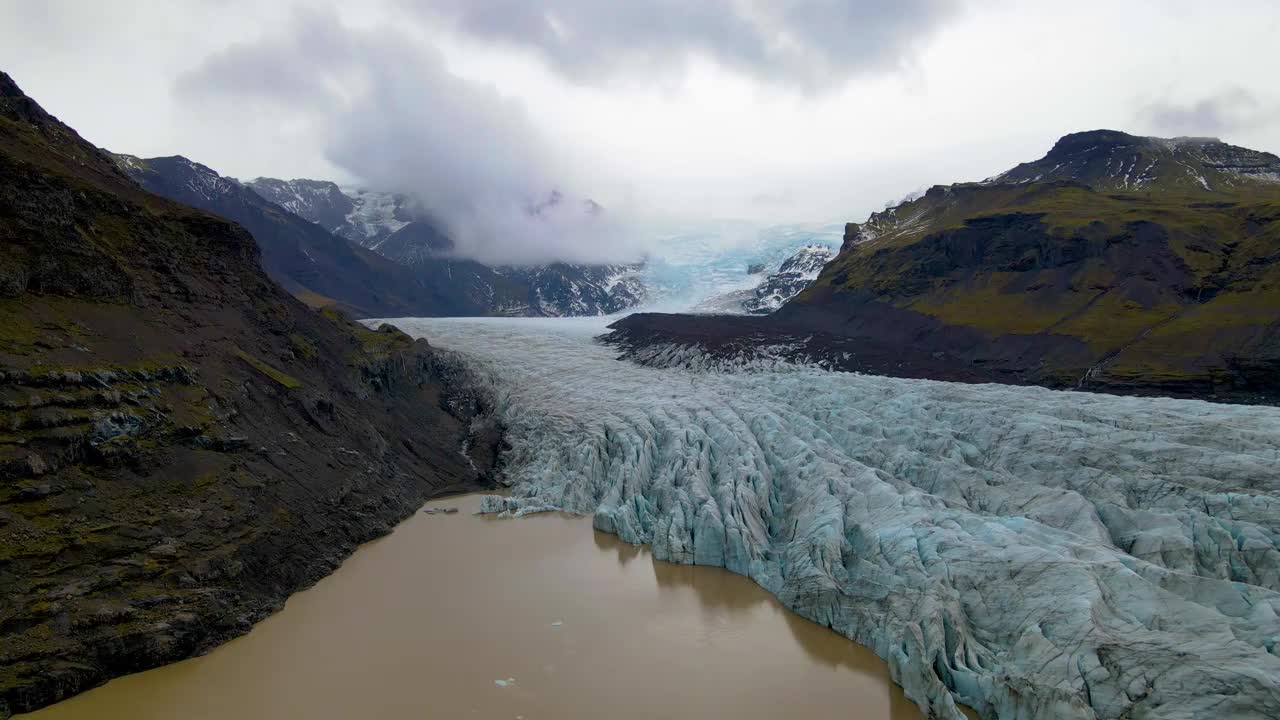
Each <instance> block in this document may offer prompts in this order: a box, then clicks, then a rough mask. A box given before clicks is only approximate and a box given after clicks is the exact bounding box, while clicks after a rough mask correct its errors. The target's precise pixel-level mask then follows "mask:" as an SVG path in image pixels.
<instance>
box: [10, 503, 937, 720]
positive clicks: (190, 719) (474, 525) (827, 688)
mask: <svg viewBox="0 0 1280 720" xmlns="http://www.w3.org/2000/svg"><path fill="white" fill-rule="evenodd" d="M477 505H478V498H477V497H475V496H472V497H465V498H455V499H452V500H444V501H439V502H435V503H431V505H429V507H431V506H434V507H447V506H453V507H459V508H460V509H461V512H460V513H458V514H456V515H431V516H428V515H425V514H421V513H419V514H417V515H415V516H414V517H413V518H412V519H411V520H409V521H406V522H405V523H404V524H403V525H401V526H400V527H399V528H398V529H397V530H396V531H395V533H393V534H392V535H390V536H389V537H386V538H383V539H382V540H379V541H377V542H374V543H371V544H369V545H367V546H365V547H363V548H361V549H360V551H359V552H357V553H356V554H355V555H354V556H352V557H351V558H350V559H349V560H348V561H347V562H346V563H345V564H344V565H343V566H342V567H341V568H340V569H339V570H338V571H337V572H335V573H334V574H333V575H331V576H330V577H328V578H326V579H324V580H322V581H321V582H320V583H319V584H317V585H316V586H315V587H314V588H312V589H311V590H308V591H306V592H303V593H301V594H299V595H296V596H294V597H293V598H291V599H290V600H289V602H288V604H287V606H286V607H285V609H284V610H283V611H282V612H280V613H278V614H276V615H275V616H273V617H271V618H268V619H267V620H265V621H263V622H262V623H260V624H259V625H258V626H257V627H255V628H254V629H253V631H252V632H250V633H249V634H248V635H246V636H244V637H242V638H239V639H237V640H234V641H232V642H230V643H228V644H226V645H224V646H222V647H220V648H218V649H217V650H215V651H214V652H212V653H210V654H209V655H206V656H204V657H200V658H195V659H192V660H188V661H185V662H181V663H177V664H174V665H169V666H167V667H163V668H159V669H157V670H152V671H150V672H145V673H141V674H138V675H132V676H129V677H125V678H121V679H118V680H115V681H113V682H111V683H109V684H107V685H105V686H103V687H101V688H98V689H96V690H92V691H90V692H88V693H85V694H83V695H80V696H78V697H75V698H72V699H71V700H68V701H66V702H63V703H60V704H58V705H55V706H53V707H50V708H47V709H45V710H42V711H40V712H38V713H33V714H31V715H27V716H25V718H28V719H29V720H72V719H74V720H88V719H90V718H92V720H174V719H175V718H180V719H182V720H204V719H206V718H207V719H209V720H213V719H215V718H216V719H217V720H225V719H226V718H237V719H240V720H252V719H258V718H262V719H267V718H270V719H273V720H284V719H291V718H306V719H307V720H326V719H330V718H332V719H335V720H337V719H339V718H341V719H343V720H347V719H350V718H370V719H376V720H401V719H402V718H403V719H405V720H407V719H409V718H412V719H413V720H422V719H424V718H427V719H431V718H507V719H508V720H509V719H511V718H524V720H543V719H555V720H572V719H575V718H583V719H585V718H591V719H592V720H596V719H598V718H610V719H611V720H624V719H629V718H672V719H675V718H711V717H723V718H732V719H733V720H747V719H751V718H787V720H804V719H806V718H815V719H816V718H824V719H826V718H849V719H855V720H872V719H880V718H885V719H889V718H892V719H893V720H903V719H905V718H920V717H921V715H920V712H919V711H918V710H917V709H916V707H915V706H914V705H913V704H912V703H911V702H910V701H908V700H907V699H906V698H905V697H903V695H902V691H901V690H900V689H898V688H897V686H895V685H893V684H892V683H891V682H890V681H889V678H888V672H887V670H886V668H885V665H884V663H883V662H881V661H880V660H879V659H878V658H877V657H876V656H875V655H874V654H873V653H872V652H871V651H869V650H867V649H865V648H862V647H860V646H858V645H855V644H853V643H851V642H849V641H848V640H845V639H844V638H841V637H839V636H837V635H836V634H834V633H832V632H830V631H829V630H827V629H825V628H822V627H819V626H817V625H814V624H813V623H810V622H808V621H806V620H803V619H801V618H799V617H797V616H795V615H794V614H792V613H790V612H789V611H787V610H786V609H784V608H783V607H782V606H781V605H779V604H778V602H777V601H776V600H774V598H773V597H772V596H771V595H769V594H768V593H766V592H765V591H764V590H762V589H760V588H759V587H758V586H756V585H755V584H754V583H752V582H751V581H750V580H747V579H746V578H743V577H740V576H737V575H733V574H731V573H729V572H727V571H723V570H719V569H715V568H707V567H690V566H681V565H671V564H667V563H662V562H655V561H654V560H653V559H652V558H651V557H650V555H649V553H648V552H647V551H646V550H643V549H640V548H635V547H632V546H630V545H626V544H623V543H619V542H618V541H617V540H616V539H615V538H614V537H613V536H611V535H605V534H603V533H599V532H595V531H593V530H592V528H591V521H590V520H589V519H585V518H572V517H563V516H552V515H541V516H535V517H529V518H523V519H518V520H499V519H496V518H491V517H478V516H473V515H470V514H469V513H470V512H471V511H472V510H474V509H475V507H476V506H477ZM557 623H559V624H557ZM508 679H514V682H509V681H508ZM498 680H501V681H503V682H504V683H506V687H502V686H501V685H500V684H498V683H495V681H498Z"/></svg>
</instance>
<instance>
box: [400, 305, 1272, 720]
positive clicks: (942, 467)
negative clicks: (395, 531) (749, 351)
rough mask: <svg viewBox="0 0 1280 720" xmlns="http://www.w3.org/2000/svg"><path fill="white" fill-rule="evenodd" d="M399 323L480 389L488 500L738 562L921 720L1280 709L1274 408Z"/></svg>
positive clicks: (586, 332) (566, 334)
mask: <svg viewBox="0 0 1280 720" xmlns="http://www.w3.org/2000/svg"><path fill="white" fill-rule="evenodd" d="M396 324H397V325H399V326H400V327H401V328H403V329H405V330H406V331H407V332H410V333H411V334H414V335H421V336H426V337H429V338H430V339H431V341H432V342H433V343H435V344H437V345H440V346H442V347H445V348H449V349H453V350H456V351H459V352H462V353H464V354H466V355H467V356H468V357H469V358H470V359H471V360H472V362H473V364H474V365H475V367H476V368H477V370H478V371H479V372H481V373H482V374H484V375H485V376H487V377H488V378H489V381H488V382H490V383H491V384H492V392H493V393H494V396H495V400H496V401H497V404H498V406H499V407H500V409H501V414H502V417H503V420H504V422H505V423H506V425H507V428H508V440H509V442H510V446H511V448H510V451H509V452H508V453H507V456H506V471H505V472H506V481H507V482H508V483H509V484H510V485H511V495H510V497H506V498H503V497H491V498H487V499H486V502H485V507H486V509H488V510H489V511H493V512H510V513H513V514H522V513H528V512H537V511H544V510H553V509H556V510H560V509H562V510H568V511H571V512H576V513H583V514H591V515H593V516H594V519H595V525H596V527H598V528H600V529H602V530H605V531H608V532H612V533H616V534H617V535H619V536H620V537H621V538H623V539H624V540H627V541H629V542H633V543H646V544H649V545H650V546H651V547H652V548H653V552H654V554H655V556H657V557H658V558H661V559H666V560H671V561H674V562H683V563H697V564H708V565H720V566H724V567H726V568H729V569H730V570H733V571H735V572H738V573H742V574H744V575H748V576H750V577H752V578H753V579H755V580H756V581H757V582H758V583H760V584H761V585H762V586H764V587H765V588H767V589H768V590H769V591H771V592H773V593H774V594H776V595H777V596H778V597H779V598H781V600H782V601H783V602H784V603H785V604H786V605H787V606H789V607H791V608H792V609H794V610H795V611H796V612H797V613H799V614H801V615H803V616H805V617H807V618H810V619H812V620H814V621H817V622H819V623H822V624H824V625H828V626H830V627H831V628H832V629H833V630H835V631H836V632H839V633H841V634H843V635H845V636H846V637H849V638H852V639H854V640H856V641H858V642H860V643H863V644H865V645H867V646H869V647H871V648H873V649H874V650H875V651H876V652H877V653H878V654H879V655H880V656H881V657H883V658H884V659H885V660H886V661H888V663H889V667H890V671H891V673H892V676H893V677H894V679H895V680H897V681H898V682H899V683H900V684H902V686H903V687H904V688H905V690H906V692H907V695H908V696H909V697H911V698H912V699H913V700H915V701H916V702H917V703H919V704H920V706H921V707H922V708H923V709H924V710H925V711H926V712H927V713H928V714H929V715H930V716H931V717H939V718H960V717H962V716H961V715H960V713H959V712H958V710H957V708H956V704H955V703H956V702H963V703H965V704H968V705H970V706H972V707H973V708H975V709H976V710H978V712H979V713H981V714H982V715H983V716H984V717H998V718H1095V717H1097V718H1121V717H1125V718H1128V717H1143V718H1207V717H1231V718H1275V717H1280V658H1278V657H1277V656H1276V653H1277V642H1278V641H1280V620H1278V619H1277V611H1280V593H1278V592H1277V590H1280V576H1278V574H1277V573H1278V571H1280V551H1278V549H1277V547H1278V545H1280V500H1277V498H1278V497H1280V494H1278V493H1280V462H1278V461H1280V410H1277V409H1274V408H1260V407H1241V406H1227V405H1214V404H1209V403H1202V402H1194V401H1177V400H1163V399H1143V398H1120V397H1110V396H1103V395H1090V394H1082V393H1065V392H1053V391H1048V390H1043V389H1038V388H1015V387H1007V386H994V385H986V386H978V385H957V384H948V383H938V382H929V381H919V380H903V379H895V378H884V377H870V376H859V375H851V374H841V373H831V372H826V371H822V370H818V369H811V368H802V367H789V366H781V367H777V366H769V364H768V363H767V362H766V363H760V365H761V367H765V366H768V369H754V370H753V369H752V368H751V367H750V366H749V365H748V366H746V367H739V368H738V369H737V370H736V371H734V372H717V371H696V370H689V369H682V368H679V367H676V368H652V367H641V366H637V365H632V364H627V363H621V362H619V361H617V360H615V359H614V357H613V354H612V352H611V351H610V350H609V349H608V348H605V347H602V346H600V345H597V344H595V343H593V342H591V340H590V338H591V336H592V335H593V334H594V333H596V332H599V331H600V330H601V328H602V323H600V322H599V321H590V320H583V321H578V320H567V321H566V320H556V321H546V320H542V321H536V320H535V321H529V320H509V319H502V320H495V319H490V320H465V321H464V320H400V321H396ZM853 714H854V709H852V708H851V709H850V715H851V716H852V715H853Z"/></svg>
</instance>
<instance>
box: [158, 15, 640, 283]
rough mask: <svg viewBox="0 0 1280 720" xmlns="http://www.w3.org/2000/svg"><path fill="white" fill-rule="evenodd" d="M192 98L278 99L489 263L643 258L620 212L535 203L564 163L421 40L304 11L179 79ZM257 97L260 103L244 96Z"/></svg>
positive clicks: (357, 172)
mask: <svg viewBox="0 0 1280 720" xmlns="http://www.w3.org/2000/svg"><path fill="white" fill-rule="evenodd" d="M177 93H178V94H179V95H180V96H182V97H183V98H184V99H187V100H197V101H205V102H213V103H219V104H222V105H223V106H224V107H225V106H226V104H227V103H228V102H231V103H235V105H233V107H234V106H241V105H244V106H245V107H246V108H247V109H246V111H253V108H256V107H261V106H262V105H265V106H268V107H270V108H271V110H272V111H273V112H275V113H281V114H288V113H292V114H294V115H295V116H297V117H299V118H302V119H303V120H301V121H300V122H304V123H306V124H307V125H308V126H310V127H313V128H314V130H315V132H316V134H317V136H318V138H319V142H320V143H321V144H322V146H323V148H324V152H325V155H326V157H327V158H328V160H329V161H330V162H331V163H333V164H334V165H335V166H337V167H339V168H341V169H342V170H344V171H346V172H348V173H350V174H351V175H352V176H354V177H356V178H359V179H360V180H361V181H362V183H363V184H365V185H367V186H368V187H371V188H375V189H382V190H389V191H396V192H403V193H406V194H409V195H411V196H413V197H415V198H416V199H417V200H418V201H419V203H420V204H421V206H422V207H423V208H424V209H425V210H426V211H427V213H429V214H430V215H431V216H432V217H433V218H434V219H435V220H437V221H439V222H443V223H444V225H445V226H446V227H447V228H448V230H449V232H450V234H451V235H452V237H453V240H454V243H455V246H456V248H457V253H458V254H459V255H461V256H465V257H470V258H475V259H478V260H481V261H484V262H490V263H536V262H547V261H551V260H564V261H577V262H605V261H617V260H629V259H634V258H635V257H636V255H638V250H637V248H636V247H635V246H634V243H633V242H632V241H631V239H630V235H629V233H627V232H626V228H625V226H624V224H623V222H622V218H620V217H619V213H617V212H613V213H603V214H596V213H590V212H586V210H585V203H584V202H562V203H560V204H558V205H557V206H556V208H555V209H554V211H547V212H541V213H533V212H531V211H530V208H532V207H534V206H536V205H537V204H538V203H540V202H542V201H544V200H545V199H546V198H547V197H548V195H549V194H551V193H552V192H553V191H555V190H560V188H559V180H560V178H562V177H564V174H563V173H561V172H560V171H559V169H558V168H557V161H556V158H555V157H553V155H552V154H551V153H550V152H549V151H548V149H547V147H546V145H545V144H544V142H543V140H542V138H541V137H540V136H539V135H538V133H537V132H536V131H535V130H534V129H533V127H532V125H531V124H530V123H529V121H528V120H527V119H526V117H525V114H524V111H523V108H522V107H521V106H520V105H518V104H517V103H515V102H513V101H510V100H507V99H504V98H503V97H502V96H501V95H499V94H498V93H497V91H496V90H494V89H493V88H491V87H487V86H482V85H477V84H473V83H470V82H467V81H465V80H463V79H461V78H459V77H457V76H455V75H453V74H451V73H450V72H449V71H448V69H447V68H446V66H445V63H444V60H443V58H442V57H441V56H440V54H439V53H438V52H437V51H436V50H435V49H434V48H432V47H431V46H429V45H426V44H424V43H423V41H422V40H421V39H419V38H409V37H406V36H404V35H402V34H400V33H398V32H396V31H394V30H390V29H387V28H381V29H377V30H354V29H352V28H349V27H346V26H344V25H343V24H342V23H341V21H340V20H339V19H338V17H337V16H336V15H335V14H333V13H332V12H320V11H300V12H298V13H296V14H295V15H294V16H293V18H292V21H291V22H288V23H286V24H285V25H284V26H282V27H280V28H279V29H278V30H277V31H276V32H273V33H271V34H269V35H267V36H265V37H262V38H261V39H259V40H257V41H255V42H250V43H240V44H236V45H232V46H231V47H229V48H227V49H225V50H223V51H221V52H219V53H216V54H214V55H212V56H210V57H208V58H207V59H206V60H205V61H204V62H203V63H202V64H201V65H200V66H198V67H197V68H196V69H195V70H193V71H191V72H188V73H186V74H184V75H182V76H180V77H179V79H178V81H177ZM246 102H247V103H253V104H254V105H246Z"/></svg>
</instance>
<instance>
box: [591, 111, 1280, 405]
mask: <svg viewBox="0 0 1280 720" xmlns="http://www.w3.org/2000/svg"><path fill="white" fill-rule="evenodd" d="M1099 134H1100V135H1101V136H1102V137H1101V138H1099V137H1094V138H1089V137H1088V136H1090V135H1099ZM1113 135H1120V134H1114V133H1110V132H1109V131H1103V132H1101V133H1092V134H1089V133H1085V134H1080V135H1077V136H1068V137H1067V138H1064V139H1063V140H1062V141H1059V143H1058V145H1056V146H1055V150H1054V152H1053V153H1051V154H1050V155H1051V157H1050V158H1048V159H1046V160H1042V161H1039V162H1040V163H1041V164H1045V163H1047V168H1046V170H1048V169H1052V168H1053V167H1054V166H1055V165H1058V164H1059V163H1058V162H1050V160H1054V158H1053V157H1052V156H1053V155H1054V153H1060V152H1061V153H1066V154H1069V155H1071V156H1072V157H1077V161H1078V164H1079V165H1080V167H1087V168H1094V167H1098V166H1101V167H1102V168H1104V169H1105V167H1106V161H1105V159H1103V160H1102V161H1100V162H1099V161H1095V160H1092V159H1088V158H1085V157H1081V155H1082V154H1083V153H1085V152H1086V151H1087V150H1089V149H1090V148H1093V151H1094V152H1099V153H1102V154H1104V155H1106V156H1108V157H1109V156H1111V155H1113V154H1114V152H1115V149H1114V148H1115V146H1114V145H1108V144H1106V143H1104V142H1101V140H1104V139H1106V138H1108V137H1112V136H1113ZM1082 138H1083V139H1082ZM1125 138H1131V136H1123V137H1122V138H1120V140H1121V141H1123V142H1129V140H1125ZM1131 139H1133V140H1139V139H1136V138H1131ZM1084 140H1088V142H1084ZM1141 140H1143V141H1144V143H1147V144H1149V145H1152V146H1158V147H1164V146H1163V145H1159V142H1164V143H1172V144H1173V145H1174V147H1175V149H1177V148H1183V147H1184V146H1186V145H1187V143H1188V142H1190V141H1185V140H1179V141H1159V142H1157V141H1156V139H1141ZM1218 145H1221V143H1218ZM1144 146H1145V145H1144ZM1222 147H1224V148H1228V149H1231V146H1225V145H1224V146H1222ZM1064 148H1065V150H1064ZM1075 148H1079V150H1078V151H1077V150H1075ZM1219 150H1220V148H1219ZM1068 151H1069V152H1068ZM1170 152H1173V150H1170ZM1223 153H1226V151H1222V153H1219V155H1216V156H1215V157H1219V160H1221V162H1218V168H1217V170H1216V172H1218V173H1219V175H1216V176H1214V177H1215V178H1216V182H1217V183H1218V184H1217V185H1213V186H1212V187H1214V188H1216V189H1206V187H1205V186H1204V185H1201V184H1200V183H1199V182H1198V181H1197V182H1195V183H1194V186H1189V185H1186V184H1183V183H1181V178H1182V176H1183V175H1185V174H1187V170H1186V168H1185V167H1184V166H1183V165H1182V164H1179V163H1177V162H1172V161H1171V162H1168V163H1163V164H1161V163H1156V164H1155V165H1154V166H1152V168H1151V170H1150V172H1149V174H1148V176H1147V184H1148V185H1150V186H1151V187H1150V188H1149V189H1142V190H1137V191H1132V192H1117V191H1115V190H1114V180H1115V175H1114V174H1113V173H1093V172H1086V173H1083V174H1081V175H1080V179H1079V180H1077V179H1074V178H1072V179H1059V180H1053V181H1045V180H1042V179H1035V178H1036V177H1038V175H1033V176H1032V177H1031V178H1030V179H1017V180H1012V179H1011V180H1010V181H1007V182H1006V181H1003V180H1001V179H1000V178H997V179H994V180H991V181H987V182H984V183H969V184H960V185H952V186H938V187H934V188H932V189H930V190H929V191H928V192H927V193H925V194H924V195H923V196H921V197H919V198H916V199H913V200H910V201H908V202H904V203H902V204H901V205H898V206H897V207H894V208H890V209H888V210H886V211H884V212H881V213H876V214H874V215H872V216H871V218H869V219H868V221H867V222H865V223H860V224H852V223H851V224H850V225H849V226H848V228H847V231H846V235H845V243H844V246H843V247H842V249H841V252H840V254H839V256H838V257H837V258H836V259H835V260H834V261H832V262H831V263H829V264H828V265H827V266H826V268H825V269H824V270H823V272H822V274H821V276H820V277H819V278H818V280H817V281H816V282H815V283H814V285H813V286H811V287H810V288H809V289H808V290H806V291H805V292H803V293H801V294H800V295H799V296H797V297H796V298H795V299H793V300H792V301H791V302H789V303H787V304H786V305H785V306H784V307H783V308H782V309H781V310H779V311H778V312H777V313H775V314H774V315H771V316H769V317H767V318H759V319H753V318H734V319H721V318H708V317H706V316H703V317H695V316H658V315H635V316H631V317H629V318H627V319H625V320H623V321H620V322H619V323H616V324H615V325H614V326H613V327H614V329H615V332H614V333H613V334H612V335H611V336H610V337H611V339H612V340H613V341H614V342H617V343H619V344H621V345H623V346H624V347H625V348H626V349H627V350H628V351H629V352H630V354H632V355H633V356H635V357H650V358H652V357H656V355H655V353H654V352H653V348H654V347H655V346H660V345H664V344H676V345H699V346H701V347H703V348H704V349H707V350H710V351H711V352H713V353H714V354H718V355H733V354H736V353H740V352H748V353H753V354H759V353H772V354H782V355H786V356H790V357H795V358H803V359H811V360H816V361H820V362H823V363H826V364H827V365H829V366H831V367H834V368H839V369H845V370H854V371H862V372H874V373H883V374H890V375H899V376H905V377H925V378H935V379H942V380H961V381H972V382H1004V383H1015V384H1036V385H1044V386H1048V387H1055V388H1081V389H1086V390H1099V391H1106V392H1119V393H1139V394H1161V395H1175V396H1190V397H1202V398H1206V399H1217V400H1225V401H1232V402H1277V401H1280V263H1278V262H1277V261H1278V260H1280V183H1277V182H1275V181H1274V180H1273V179H1272V178H1271V176H1270V175H1268V174H1267V173H1266V172H1262V171H1259V170H1258V168H1259V167H1262V166H1263V165H1265V164H1266V163H1267V162H1271V161H1273V160H1274V156H1267V155H1266V154H1265V153H1254V152H1253V151H1247V152H1245V151H1240V149H1238V148H1235V149H1231V152H1230V153H1229V154H1231V156H1232V157H1235V158H1236V160H1232V161H1231V163H1234V164H1231V163H1228V162H1227V160H1225V159H1222V158H1225V157H1226V155H1225V154H1223ZM1178 157H1181V156H1178ZM1241 157H1245V158H1246V159H1247V160H1248V162H1245V160H1240V159H1239V158H1241ZM1267 158H1271V159H1270V160H1268V159H1267ZM1057 159H1058V160H1061V159H1062V158H1057ZM1148 162H1149V161H1148ZM1215 162H1216V161H1215ZM1140 164H1141V163H1140ZM1228 165H1230V167H1228ZM1112 167H1113V168H1114V167H1115V163H1114V162H1113V164H1112ZM1126 167H1127V166H1126ZM1144 167H1145V166H1144ZM1025 168H1026V166H1019V168H1015V170H1013V171H1010V173H1012V174H1013V175H1016V176H1019V177H1020V176H1021V175H1024V174H1025V173H1026V170H1025ZM1059 170H1060V168H1059ZM1191 172H1194V173H1197V176H1199V173H1201V172H1203V173H1209V172H1210V171H1209V170H1207V169H1205V170H1197V169H1194V168H1193V169H1192V171H1191ZM1006 175H1010V174H1008V173H1007V174H1006ZM1001 177H1005V176H1001ZM1122 177H1123V175H1122ZM1228 178H1229V179H1230V180H1231V182H1227V181H1226V179H1228ZM1090 182H1092V183H1096V187H1095V186H1094V185H1091V184H1089V183H1090ZM1144 187H1145V186H1144Z"/></svg>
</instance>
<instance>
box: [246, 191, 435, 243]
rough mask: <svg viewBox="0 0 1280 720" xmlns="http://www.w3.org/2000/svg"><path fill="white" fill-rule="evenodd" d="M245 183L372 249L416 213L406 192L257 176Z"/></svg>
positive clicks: (302, 214)
mask: <svg viewBox="0 0 1280 720" xmlns="http://www.w3.org/2000/svg"><path fill="white" fill-rule="evenodd" d="M248 186H249V187H251V188H253V190H254V191H255V192H257V193H258V194H259V195H262V196H263V197H265V198H266V199H268V200H270V201H271V202H273V203H276V204H277V205H280V206H281V207H283V208H285V209H286V210H288V211H289V212H292V213H293V214H295V215H297V216H299V217H301V218H304V219H306V220H310V221H311V222H313V223H316V224H318V225H320V226H321V227H323V228H324V229H326V230H328V231H329V232H331V233H334V234H335V235H340V236H342V237H344V238H346V239H348V240H350V241H352V242H354V243H356V244H358V245H363V246H364V247H367V248H372V249H377V246H378V245H379V244H380V243H381V242H382V241H384V240H386V239H387V237H388V236H390V235H391V234H393V233H395V232H396V231H398V230H400V229H401V228H403V227H404V226H406V225H408V224H409V223H410V222H411V221H413V220H414V219H415V217H416V215H417V214H418V213H415V212H414V211H413V203H412V202H411V201H410V199H409V197H408V196H407V195H401V194H399V193H388V192H377V191H372V190H366V189H364V188H352V187H340V186H339V185H338V184H337V183H334V182H329V181H327V180H305V179H295V180H279V179H276V178H263V177H260V178H256V179H254V180H252V181H250V182H249V183H248Z"/></svg>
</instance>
